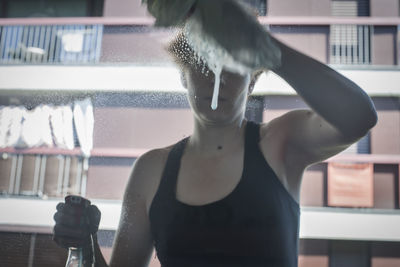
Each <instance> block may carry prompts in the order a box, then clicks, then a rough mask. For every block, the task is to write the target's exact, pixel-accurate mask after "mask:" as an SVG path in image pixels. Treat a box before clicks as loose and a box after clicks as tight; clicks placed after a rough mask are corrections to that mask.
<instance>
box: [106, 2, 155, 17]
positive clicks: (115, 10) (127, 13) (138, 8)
mask: <svg viewBox="0 0 400 267" xmlns="http://www.w3.org/2000/svg"><path fill="white" fill-rule="evenodd" d="M103 12H104V13H103V16H104V17H131V16H132V17H146V16H149V15H148V13H147V10H146V7H145V6H142V4H141V0H104V11H103Z"/></svg>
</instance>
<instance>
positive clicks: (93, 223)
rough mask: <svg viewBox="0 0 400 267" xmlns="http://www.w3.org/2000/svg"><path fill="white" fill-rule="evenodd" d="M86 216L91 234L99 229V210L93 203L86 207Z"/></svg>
mask: <svg viewBox="0 0 400 267" xmlns="http://www.w3.org/2000/svg"><path fill="white" fill-rule="evenodd" d="M88 217H89V221H90V223H89V230H90V233H91V234H94V233H96V232H97V230H98V229H99V224H100V219H101V212H100V210H99V209H98V208H97V207H96V206H95V205H90V206H89V207H88Z"/></svg>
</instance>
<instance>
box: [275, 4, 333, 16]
mask: <svg viewBox="0 0 400 267" xmlns="http://www.w3.org/2000/svg"><path fill="white" fill-rule="evenodd" d="M330 8H331V6H330V0H302V1H299V0H284V1H283V0H268V6H267V15H268V16H330V14H331V9H330Z"/></svg>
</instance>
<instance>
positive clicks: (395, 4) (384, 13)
mask: <svg viewBox="0 0 400 267" xmlns="http://www.w3.org/2000/svg"><path fill="white" fill-rule="evenodd" d="M370 8H371V16H373V17H397V16H399V1H398V0H370Z"/></svg>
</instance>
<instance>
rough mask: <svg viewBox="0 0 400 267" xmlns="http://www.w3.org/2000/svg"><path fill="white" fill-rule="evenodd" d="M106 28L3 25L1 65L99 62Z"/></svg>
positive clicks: (0, 37) (1, 30)
mask: <svg viewBox="0 0 400 267" xmlns="http://www.w3.org/2000/svg"><path fill="white" fill-rule="evenodd" d="M102 34H103V26H102V25H3V26H1V25H0V64H26V63H34V64H38V63H81V64H82V63H96V62H98V61H99V59H100V49H101V40H102Z"/></svg>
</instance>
